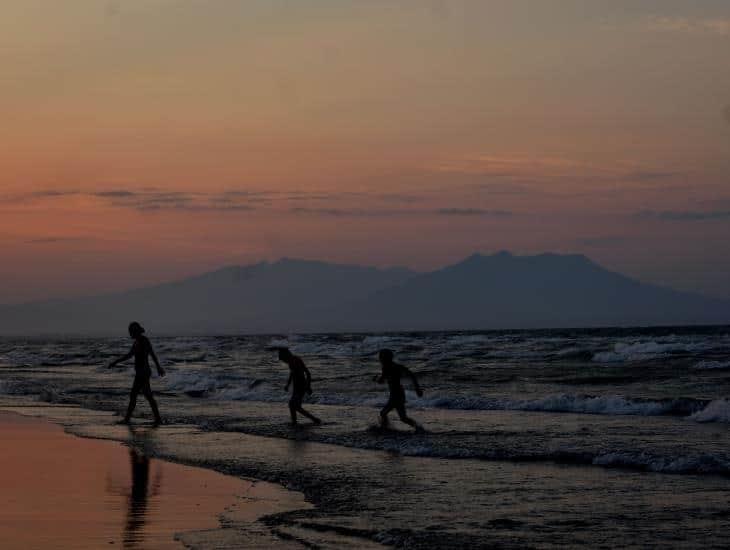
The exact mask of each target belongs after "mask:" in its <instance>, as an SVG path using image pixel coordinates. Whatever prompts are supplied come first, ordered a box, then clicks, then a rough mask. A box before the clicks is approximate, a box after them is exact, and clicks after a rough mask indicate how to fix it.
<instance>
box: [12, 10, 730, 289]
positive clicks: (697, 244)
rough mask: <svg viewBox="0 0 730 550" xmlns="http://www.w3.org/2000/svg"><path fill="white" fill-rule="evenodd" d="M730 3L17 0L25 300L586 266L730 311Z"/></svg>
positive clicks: (19, 271)
mask: <svg viewBox="0 0 730 550" xmlns="http://www.w3.org/2000/svg"><path fill="white" fill-rule="evenodd" d="M728 54H730V3H728V2H727V1H726V0H694V1H692V2H689V1H686V0H603V1H597V0H539V1H538V0H529V1H527V0H473V1H470V0H443V1H439V0H412V1H402V0H387V1H386V0H368V1H365V0H361V1H351V0H307V1H301V0H247V1H245V2H242V1H239V0H216V1H214V2H210V1H203V0H125V1H121V0H117V1H114V0H108V1H104V0H65V1H64V2H57V1H55V0H5V1H4V2H3V17H2V18H0V62H1V64H2V67H3V70H2V72H1V74H0V120H2V121H3V122H2V126H3V127H2V132H1V133H0V247H1V248H0V249H1V250H2V261H1V262H0V303H13V302H24V301H31V300H38V299H46V298H54V297H70V296H80V295H88V294H95V293H100V292H107V291H114V290H121V289H127V288H132V287H138V286H144V285H148V284H154V283H158V282H163V281H170V280H176V279H180V278H182V277H186V276H189V275H193V274H198V273H201V272H204V271H207V270H211V269H216V268H218V267H222V266H225V265H231V264H247V263H252V262H257V261H262V260H275V259H277V258H280V257H296V258H308V259H320V260H326V261H334V262H345V263H358V264H367V265H377V266H394V265H400V266H408V267H411V268H414V269H418V270H427V269H433V268H437V267H441V266H443V265H445V264H447V263H450V262H455V261H458V260H460V259H461V258H463V257H465V256H467V255H470V254H472V253H474V252H482V253H491V252H495V251H499V250H510V251H512V252H514V253H517V254H532V253H539V252H548V251H549V252H560V253H581V254H586V255H587V256H589V257H590V258H592V259H594V260H595V261H597V262H598V263H600V264H601V265H603V266H605V267H607V268H610V269H612V270H615V271H619V272H622V273H625V274H628V275H631V276H633V277H637V278H639V279H641V280H643V281H647V282H653V283H659V284H663V285H668V286H672V287H674V288H679V289H685V290H692V291H697V292H701V293H704V294H708V295H712V296H721V297H725V298H730V285H728V281H730V239H728V236H729V235H730V71H728V70H727V68H728Z"/></svg>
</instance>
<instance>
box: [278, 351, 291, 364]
mask: <svg viewBox="0 0 730 550" xmlns="http://www.w3.org/2000/svg"><path fill="white" fill-rule="evenodd" d="M291 358H292V352H291V351H289V348H279V361H284V362H285V363H288V362H289V361H290V360H291Z"/></svg>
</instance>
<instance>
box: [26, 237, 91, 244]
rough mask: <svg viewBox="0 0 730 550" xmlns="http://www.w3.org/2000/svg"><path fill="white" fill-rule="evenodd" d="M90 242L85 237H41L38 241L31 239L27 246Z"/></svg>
mask: <svg viewBox="0 0 730 550" xmlns="http://www.w3.org/2000/svg"><path fill="white" fill-rule="evenodd" d="M85 240H88V239H87V238H85V237H39V238H37V239H29V240H27V241H25V244H56V243H68V242H78V241H85Z"/></svg>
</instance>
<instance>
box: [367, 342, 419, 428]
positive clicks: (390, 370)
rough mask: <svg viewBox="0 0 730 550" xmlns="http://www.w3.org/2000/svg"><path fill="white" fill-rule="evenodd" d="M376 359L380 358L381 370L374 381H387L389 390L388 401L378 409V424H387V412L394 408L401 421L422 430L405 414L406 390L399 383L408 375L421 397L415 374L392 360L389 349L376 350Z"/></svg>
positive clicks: (384, 425) (380, 382) (391, 353)
mask: <svg viewBox="0 0 730 550" xmlns="http://www.w3.org/2000/svg"><path fill="white" fill-rule="evenodd" d="M378 359H380V365H381V366H382V369H383V370H382V372H381V373H380V375H378V376H376V377H375V381H376V382H378V384H382V383H383V382H387V383H388V389H389V390H390V397H389V398H388V402H387V403H386V404H385V407H383V410H381V411H380V425H381V426H383V427H386V426H387V425H388V413H390V411H392V410H393V409H395V410H396V412H397V413H398V417H399V418H400V419H401V421H402V422H405V423H406V424H408V425H410V426H413V427H414V428H416V430H417V431H420V430H422V429H423V428H421V427H420V426H419V425H418V424H417V423H416V421H415V420H413V419H412V418H409V417H408V415H406V392H405V390H404V389H403V386H402V385H401V383H400V381H401V378H402V377H403V376H408V377H410V378H411V380H413V386H414V388H415V390H416V395H418V397H421V396H422V395H423V391H422V390H421V386H419V385H418V379H417V378H416V375H415V374H413V372H411V370H410V369H408V368H406V367H404V366H403V365H399V364H398V363H396V362H395V361H393V352H392V351H391V350H389V349H382V350H380V352H378Z"/></svg>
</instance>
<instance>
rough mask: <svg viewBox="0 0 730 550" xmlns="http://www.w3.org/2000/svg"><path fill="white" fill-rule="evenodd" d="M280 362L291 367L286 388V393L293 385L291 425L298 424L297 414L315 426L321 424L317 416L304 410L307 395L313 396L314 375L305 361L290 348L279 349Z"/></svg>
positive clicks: (290, 403)
mask: <svg viewBox="0 0 730 550" xmlns="http://www.w3.org/2000/svg"><path fill="white" fill-rule="evenodd" d="M279 361H283V362H284V363H286V364H287V365H289V380H287V382H286V386H285V387H284V389H285V391H289V385H292V384H293V390H292V394H291V399H290V400H289V412H290V413H291V423H292V424H293V425H296V424H297V413H299V414H301V415H304V416H306V417H307V418H309V419H310V420H311V421H312V422H314V423H315V424H321V423H322V421H321V420H320V419H319V418H317V417H316V416H314V415H312V414H310V413H308V412H307V411H305V410H304V409H303V408H302V401H303V400H304V396H305V394H309V395H312V375H311V374H310V372H309V369H308V368H307V367H306V365H305V364H304V361H302V359H301V358H300V357H298V356H296V355H294V354H293V353H292V352H291V351H289V349H288V348H279Z"/></svg>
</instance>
